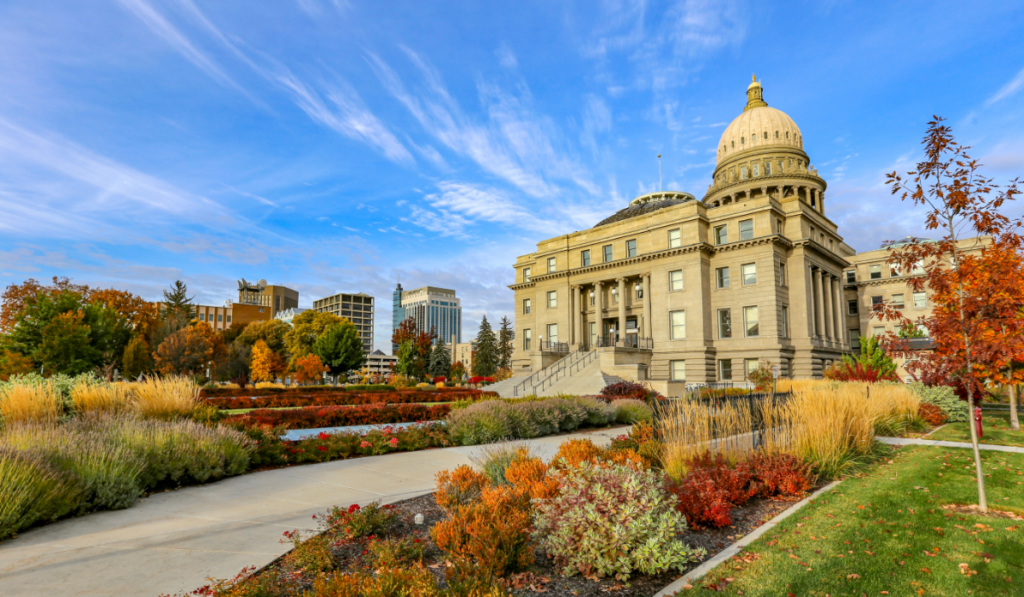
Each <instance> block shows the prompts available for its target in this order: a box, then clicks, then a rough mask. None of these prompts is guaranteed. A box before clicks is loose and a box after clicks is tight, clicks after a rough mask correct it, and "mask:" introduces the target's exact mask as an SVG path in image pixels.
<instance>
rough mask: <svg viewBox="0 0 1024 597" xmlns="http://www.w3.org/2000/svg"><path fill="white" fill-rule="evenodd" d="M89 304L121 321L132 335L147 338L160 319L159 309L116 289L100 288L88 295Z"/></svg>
mask: <svg viewBox="0 0 1024 597" xmlns="http://www.w3.org/2000/svg"><path fill="white" fill-rule="evenodd" d="M89 302H90V303H99V304H102V305H104V306H106V307H107V308H108V309H110V310H111V311H113V312H114V313H115V314H116V315H117V316H118V317H120V318H121V319H123V320H124V321H125V322H126V323H127V324H128V326H129V327H130V328H131V330H132V334H133V335H141V336H148V335H149V334H150V333H151V332H152V331H153V329H154V328H155V327H156V325H157V322H158V320H159V318H160V309H159V308H158V307H157V305H156V304H155V303H151V302H149V301H147V300H146V299H144V298H142V297H141V296H139V295H137V294H132V293H131V292H128V291H127V290H118V289H116V288H100V289H97V290H93V291H91V292H90V293H89Z"/></svg>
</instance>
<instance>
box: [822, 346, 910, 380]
mask: <svg viewBox="0 0 1024 597" xmlns="http://www.w3.org/2000/svg"><path fill="white" fill-rule="evenodd" d="M896 367H897V366H896V363H895V362H894V361H893V360H892V359H891V358H890V357H889V355H888V354H886V352H885V350H884V349H883V348H882V344H881V342H880V340H879V338H878V337H877V336H871V337H870V338H863V339H861V341H860V355H859V356H858V357H857V358H856V359H853V358H850V356H849V355H843V360H842V361H838V362H836V363H835V364H833V365H832V366H831V367H830V368H828V369H826V370H825V379H834V380H837V381H866V382H872V383H873V382H879V381H899V377H898V376H897V375H896Z"/></svg>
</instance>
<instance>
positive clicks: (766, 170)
mask: <svg viewBox="0 0 1024 597" xmlns="http://www.w3.org/2000/svg"><path fill="white" fill-rule="evenodd" d="M764 175H765V176H771V175H772V163H771V162H765V163H764Z"/></svg>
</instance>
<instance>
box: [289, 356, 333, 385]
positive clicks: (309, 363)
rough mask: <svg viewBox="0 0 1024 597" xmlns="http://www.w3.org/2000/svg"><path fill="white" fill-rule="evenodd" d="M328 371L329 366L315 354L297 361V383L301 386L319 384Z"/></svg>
mask: <svg viewBox="0 0 1024 597" xmlns="http://www.w3.org/2000/svg"><path fill="white" fill-rule="evenodd" d="M327 371H329V369H328V368H327V366H326V365H324V364H323V362H322V361H321V360H320V357H318V356H317V355H315V354H307V355H306V356H304V357H300V358H298V359H295V381H296V382H298V383H300V384H307V383H314V382H317V381H319V380H321V379H323V374H324V373H326V372H327Z"/></svg>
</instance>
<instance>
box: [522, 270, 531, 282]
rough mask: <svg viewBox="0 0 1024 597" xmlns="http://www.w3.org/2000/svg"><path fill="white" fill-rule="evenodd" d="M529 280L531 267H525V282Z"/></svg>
mask: <svg viewBox="0 0 1024 597" xmlns="http://www.w3.org/2000/svg"><path fill="white" fill-rule="evenodd" d="M529 281H530V268H528V267H524V268H523V282H529Z"/></svg>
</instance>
